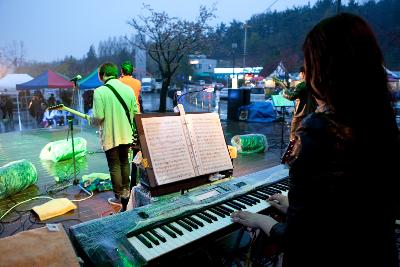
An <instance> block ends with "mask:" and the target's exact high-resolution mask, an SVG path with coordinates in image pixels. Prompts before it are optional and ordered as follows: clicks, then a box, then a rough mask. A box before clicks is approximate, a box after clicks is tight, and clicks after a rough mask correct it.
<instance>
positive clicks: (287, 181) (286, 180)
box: [278, 179, 289, 186]
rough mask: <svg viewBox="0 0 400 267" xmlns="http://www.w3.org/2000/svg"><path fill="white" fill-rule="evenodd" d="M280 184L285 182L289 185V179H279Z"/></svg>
mask: <svg viewBox="0 0 400 267" xmlns="http://www.w3.org/2000/svg"><path fill="white" fill-rule="evenodd" d="M278 184H283V185H286V186H288V185H289V180H288V179H285V180H282V181H279V182H278Z"/></svg>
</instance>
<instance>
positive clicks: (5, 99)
mask: <svg viewBox="0 0 400 267" xmlns="http://www.w3.org/2000/svg"><path fill="white" fill-rule="evenodd" d="M13 115H14V114H13V102H12V99H11V97H10V96H8V95H5V96H0V132H1V131H4V132H8V131H11V130H14V123H13V121H14V116H13Z"/></svg>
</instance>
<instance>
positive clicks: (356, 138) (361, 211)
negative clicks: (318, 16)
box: [232, 13, 400, 267]
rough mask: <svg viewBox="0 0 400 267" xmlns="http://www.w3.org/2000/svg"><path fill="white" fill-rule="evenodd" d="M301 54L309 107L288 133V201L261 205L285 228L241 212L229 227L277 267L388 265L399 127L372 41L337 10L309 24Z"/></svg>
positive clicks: (392, 250)
mask: <svg viewBox="0 0 400 267" xmlns="http://www.w3.org/2000/svg"><path fill="white" fill-rule="evenodd" d="M303 50H304V57H305V61H304V62H305V70H306V83H307V86H309V88H311V90H312V94H313V95H314V96H315V97H316V100H317V104H318V106H319V107H318V108H317V110H316V112H315V113H313V114H311V115H309V116H307V117H306V118H305V119H304V120H303V121H302V124H301V126H300V127H299V128H298V129H297V131H296V136H297V137H298V138H296V141H295V146H294V150H293V151H292V153H291V154H290V157H289V161H288V165H289V167H290V170H289V181H290V190H289V193H288V198H286V197H284V196H282V195H274V196H272V197H270V199H269V202H270V204H271V205H272V206H275V207H278V208H279V209H280V210H281V211H283V212H286V221H285V222H284V223H278V222H277V221H276V220H274V219H273V218H271V217H269V216H266V215H261V214H253V213H249V212H246V211H241V212H235V213H233V214H232V220H233V221H234V222H238V223H240V224H243V225H246V226H249V227H255V228H260V229H261V230H263V231H264V232H265V233H266V234H267V235H269V236H270V237H271V238H272V239H274V240H276V241H278V242H279V243H280V244H281V245H282V248H283V252H284V265H285V266H380V267H381V266H382V267H386V266H393V267H394V266H396V267H398V254H397V251H396V243H395V220H396V218H398V217H397V216H398V208H399V203H400V201H399V196H400V193H399V189H400V186H399V179H398V177H399V175H398V172H397V166H398V163H399V162H400V156H399V155H400V153H399V152H400V144H399V130H398V128H397V125H396V121H395V115H394V111H393V109H392V107H391V103H390V95H389V89H388V84H387V75H386V71H385V69H384V65H383V63H384V62H383V56H382V53H381V50H380V48H379V46H378V44H377V41H376V39H375V37H374V34H373V32H372V30H371V29H370V27H369V26H368V25H367V23H366V22H365V21H364V20H363V19H361V18H360V17H358V16H355V15H351V14H346V13H342V14H338V15H336V16H334V17H331V18H328V19H325V20H323V21H321V22H320V23H319V24H317V25H316V26H315V27H314V28H313V29H312V30H311V31H310V32H309V33H308V35H307V37H306V40H305V43H304V46H303ZM361 75H363V76H364V77H368V79H362V80H360V79H356V78H354V77H360V76H361ZM361 89H362V93H360V90H361ZM371 102H373V103H374V112H373V113H370V114H368V115H367V114H365V113H364V112H365V109H364V105H365V103H371Z"/></svg>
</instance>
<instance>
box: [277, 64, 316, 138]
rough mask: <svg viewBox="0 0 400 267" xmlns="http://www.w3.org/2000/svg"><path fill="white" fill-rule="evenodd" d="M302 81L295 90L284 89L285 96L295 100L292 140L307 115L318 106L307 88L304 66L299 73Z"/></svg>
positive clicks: (291, 131) (291, 129)
mask: <svg viewBox="0 0 400 267" xmlns="http://www.w3.org/2000/svg"><path fill="white" fill-rule="evenodd" d="M299 76H300V79H301V82H300V83H299V84H298V85H297V86H296V87H295V88H294V90H288V89H284V90H283V97H284V98H286V99H288V100H292V101H295V106H294V111H293V118H292V124H291V128H290V140H293V139H294V138H295V132H296V129H297V128H298V127H299V125H300V122H301V121H302V120H303V118H304V117H305V116H307V115H308V114H310V113H312V112H314V111H315V108H316V107H317V105H316V103H315V99H314V97H313V96H312V95H311V93H310V92H309V90H308V89H307V86H306V82H305V81H304V67H303V66H302V67H301V68H300V73H299Z"/></svg>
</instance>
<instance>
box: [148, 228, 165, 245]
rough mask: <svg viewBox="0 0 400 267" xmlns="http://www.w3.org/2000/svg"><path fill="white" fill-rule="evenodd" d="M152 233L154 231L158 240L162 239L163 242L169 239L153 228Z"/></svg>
mask: <svg viewBox="0 0 400 267" xmlns="http://www.w3.org/2000/svg"><path fill="white" fill-rule="evenodd" d="M150 233H152V234H153V235H154V236H155V237H157V238H158V240H161V242H163V243H165V242H166V241H167V239H165V237H164V236H162V235H161V234H159V233H158V232H156V230H154V229H151V230H150Z"/></svg>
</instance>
